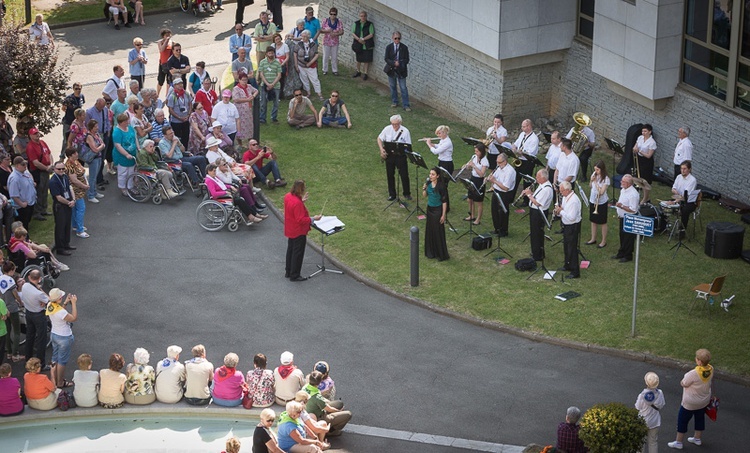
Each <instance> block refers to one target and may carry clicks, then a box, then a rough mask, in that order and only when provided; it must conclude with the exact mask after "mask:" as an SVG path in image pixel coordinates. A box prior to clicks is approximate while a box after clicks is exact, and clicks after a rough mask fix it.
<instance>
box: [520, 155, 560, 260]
mask: <svg viewBox="0 0 750 453" xmlns="http://www.w3.org/2000/svg"><path fill="white" fill-rule="evenodd" d="M536 182H537V183H538V184H539V186H538V187H537V188H536V190H535V191H534V192H533V193H532V192H531V189H530V188H527V189H525V190H524V193H525V194H526V196H527V197H529V225H530V235H529V238H530V242H531V257H532V258H534V261H542V260H544V225H545V223H546V222H545V221H544V218H542V216H544V217H547V210H548V209H549V205H550V203H551V202H552V197H553V195H554V192H555V191H554V189H553V188H552V184H550V182H549V173H547V170H546V169H544V168H542V169H541V170H539V171H537V172H536Z"/></svg>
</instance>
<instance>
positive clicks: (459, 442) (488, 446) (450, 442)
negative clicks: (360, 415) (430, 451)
mask: <svg viewBox="0 0 750 453" xmlns="http://www.w3.org/2000/svg"><path fill="white" fill-rule="evenodd" d="M344 431H345V432H348V433H352V434H360V435H363V436H375V437H385V438H388V439H396V440H402V441H406V442H419V443H423V444H430V445H440V446H442V447H456V448H463V449H465V450H474V451H489V452H494V453H521V452H522V451H523V449H524V448H525V447H520V446H517V445H506V444H495V443H492V442H482V441H478V440H471V439H460V438H458V437H448V436H437V435H434V434H425V433H415V432H411V431H398V430H395V429H386V428H377V427H375V426H364V425H352V424H351V423H350V424H348V425H346V427H345V428H344Z"/></svg>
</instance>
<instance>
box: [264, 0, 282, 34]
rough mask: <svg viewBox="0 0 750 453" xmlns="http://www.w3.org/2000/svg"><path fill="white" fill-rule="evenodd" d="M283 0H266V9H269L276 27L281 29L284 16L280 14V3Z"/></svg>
mask: <svg viewBox="0 0 750 453" xmlns="http://www.w3.org/2000/svg"><path fill="white" fill-rule="evenodd" d="M282 3H284V0H268V1H267V2H266V4H267V5H268V9H269V10H270V11H271V15H272V16H273V23H274V24H276V28H278V29H279V30H282V29H283V28H284V17H283V16H282V15H281V4H282Z"/></svg>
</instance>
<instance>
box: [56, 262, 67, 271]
mask: <svg viewBox="0 0 750 453" xmlns="http://www.w3.org/2000/svg"><path fill="white" fill-rule="evenodd" d="M57 269H59V270H61V271H69V270H70V268H69V267H68V265H67V264H63V263H57Z"/></svg>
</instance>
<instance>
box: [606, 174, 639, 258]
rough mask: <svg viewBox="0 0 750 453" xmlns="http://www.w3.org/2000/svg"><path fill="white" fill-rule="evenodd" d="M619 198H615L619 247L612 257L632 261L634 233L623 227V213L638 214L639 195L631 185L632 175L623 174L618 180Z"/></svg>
mask: <svg viewBox="0 0 750 453" xmlns="http://www.w3.org/2000/svg"><path fill="white" fill-rule="evenodd" d="M620 187H621V188H622V190H620V199H619V200H617V204H615V206H617V217H619V218H620V249H619V250H618V251H617V255H615V256H613V257H612V259H619V260H620V262H621V263H627V262H628V261H633V247H635V235H634V234H631V233H626V232H625V230H624V229H623V224H624V223H625V214H638V207H639V200H640V198H641V197H640V195H639V194H638V191H637V190H635V187H633V176H632V175H625V176H623V177H622V181H620Z"/></svg>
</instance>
